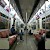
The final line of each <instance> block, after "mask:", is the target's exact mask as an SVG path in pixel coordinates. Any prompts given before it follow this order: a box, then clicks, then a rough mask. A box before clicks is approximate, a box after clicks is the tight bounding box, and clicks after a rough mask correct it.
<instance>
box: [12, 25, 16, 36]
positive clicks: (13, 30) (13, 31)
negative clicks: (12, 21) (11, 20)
mask: <svg viewBox="0 0 50 50" xmlns="http://www.w3.org/2000/svg"><path fill="white" fill-rule="evenodd" d="M11 33H12V35H14V34H16V31H15V29H14V25H12V28H11Z"/></svg>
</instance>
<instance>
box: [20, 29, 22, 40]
mask: <svg viewBox="0 0 50 50" xmlns="http://www.w3.org/2000/svg"><path fill="white" fill-rule="evenodd" d="M22 35H23V32H22V30H21V32H20V40H23V37H22Z"/></svg>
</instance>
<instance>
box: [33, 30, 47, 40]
mask: <svg viewBox="0 0 50 50" xmlns="http://www.w3.org/2000/svg"><path fill="white" fill-rule="evenodd" d="M45 32H46V31H45V30H42V29H40V30H39V32H38V34H34V37H35V39H36V41H39V40H40V38H41V35H43V34H45ZM40 34H41V35H40Z"/></svg>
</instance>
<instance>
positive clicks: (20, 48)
mask: <svg viewBox="0 0 50 50" xmlns="http://www.w3.org/2000/svg"><path fill="white" fill-rule="evenodd" d="M23 39H24V41H20V40H19V42H18V44H17V45H16V47H15V48H12V49H11V50H37V47H36V45H35V42H34V38H33V36H32V35H31V36H29V35H27V44H26V36H25V35H24V37H23Z"/></svg>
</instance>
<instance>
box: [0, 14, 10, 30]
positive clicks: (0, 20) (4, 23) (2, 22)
mask: <svg viewBox="0 0 50 50" xmlns="http://www.w3.org/2000/svg"><path fill="white" fill-rule="evenodd" d="M2 15H3V14H1V16H0V29H8V21H9V20H7V19H6V18H5V17H3V16H2ZM9 25H10V23H9ZM9 28H10V26H9Z"/></svg>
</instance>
